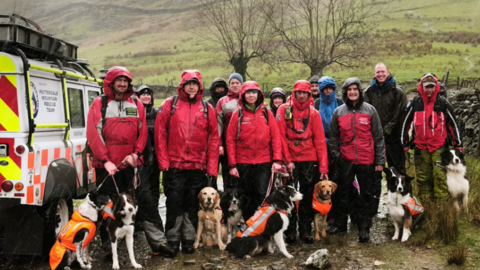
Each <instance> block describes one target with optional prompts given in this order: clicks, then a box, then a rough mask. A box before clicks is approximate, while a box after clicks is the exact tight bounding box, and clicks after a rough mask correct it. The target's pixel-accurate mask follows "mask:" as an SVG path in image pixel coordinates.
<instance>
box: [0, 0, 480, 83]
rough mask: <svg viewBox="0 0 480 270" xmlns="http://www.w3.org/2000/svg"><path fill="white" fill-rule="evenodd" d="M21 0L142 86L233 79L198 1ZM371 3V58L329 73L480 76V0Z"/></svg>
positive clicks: (284, 79)
mask: <svg viewBox="0 0 480 270" xmlns="http://www.w3.org/2000/svg"><path fill="white" fill-rule="evenodd" d="M17 2H24V3H26V4H24V7H25V8H24V9H22V11H23V10H25V12H23V14H22V15H25V16H29V17H32V18H33V19H35V20H36V21H37V22H38V23H39V24H40V25H42V27H43V29H45V31H46V32H47V33H51V34H53V35H54V36H58V37H60V38H63V39H65V40H67V41H69V42H73V43H75V44H78V45H79V46H80V47H79V58H86V59H88V60H89V61H90V62H91V64H92V67H93V70H94V71H95V72H97V71H98V70H99V69H101V68H106V67H111V66H113V65H123V66H126V67H128V68H129V69H130V70H131V71H132V73H133V76H134V83H135V84H139V83H146V84H154V85H177V84H178V82H179V80H180V75H181V72H182V71H183V70H185V69H198V70H200V72H201V73H202V76H203V80H204V85H205V86H207V87H208V86H209V85H210V83H211V81H212V80H213V79H214V78H215V77H224V78H228V75H229V74H230V73H231V72H232V71H233V68H232V66H230V65H229V63H228V62H227V59H226V56H225V54H224V53H222V51H221V50H219V47H218V45H217V44H215V43H214V42H212V40H211V38H210V37H209V36H206V34H205V33H204V29H203V28H202V27H201V26H198V25H197V22H196V20H194V18H192V17H194V16H192V15H194V12H195V10H196V8H199V7H198V5H199V2H198V1H183V0H182V1H167V0H160V1H154V3H152V2H151V1H146V0H140V1H128V0H124V1H110V0H109V1H105V2H96V1H93V0H69V1H60V0H42V1H39V2H38V3H31V2H28V1H17ZM1 5H2V4H0V8H1V7H2V6H1ZM69 5H70V6H69ZM371 5H373V6H375V7H378V8H379V9H382V10H383V13H382V15H380V16H378V18H377V20H378V22H377V28H376V30H375V31H373V32H372V33H371V37H372V39H371V51H372V52H371V55H370V56H369V57H368V59H365V60H364V61H362V62H361V63H360V64H359V66H358V67H355V68H344V67H341V66H339V65H331V66H329V67H328V68H327V69H326V70H325V74H326V75H329V76H332V77H334V78H335V79H336V80H337V81H340V82H341V81H343V80H345V79H346V78H348V77H353V76H355V77H359V78H360V79H361V80H362V81H363V82H366V83H367V82H368V81H370V80H371V77H372V73H373V67H374V65H375V64H376V63H377V62H380V61H382V62H385V63H386V64H387V65H388V66H389V68H390V70H391V72H392V73H393V74H394V76H395V77H396V78H397V81H399V82H400V83H404V82H415V81H418V80H419V78H420V77H421V75H423V74H424V73H426V72H433V73H435V74H437V75H439V77H442V75H443V74H444V73H445V70H446V68H450V70H451V73H450V78H451V80H450V82H453V81H456V78H457V77H461V78H478V77H479V74H480V47H479V46H478V44H479V43H480V28H479V27H478V25H480V1H479V0H461V1H454V0H425V1H416V0H387V1H377V0H372V1H371ZM18 6H19V4H17V11H18V9H19V8H18ZM4 10H7V11H8V9H4ZM7 13H8V12H7ZM20 13H21V12H20ZM467 60H468V61H470V62H471V63H470V62H468V61H467ZM248 73H249V75H250V76H251V78H248V79H253V80H256V81H258V82H259V83H260V85H261V86H262V88H265V89H263V90H267V91H268V90H271V89H272V88H273V87H276V86H279V87H282V88H284V89H285V90H287V91H290V90H291V88H292V86H293V83H294V82H295V81H296V80H297V79H306V78H308V77H309V75H310V70H309V68H308V67H307V66H305V65H300V64H286V63H284V64H281V65H280V66H278V71H276V70H274V69H272V67H270V66H268V65H266V64H264V63H262V62H260V61H256V60H252V61H251V62H250V63H249V67H248Z"/></svg>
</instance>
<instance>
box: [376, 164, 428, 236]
mask: <svg viewBox="0 0 480 270" xmlns="http://www.w3.org/2000/svg"><path fill="white" fill-rule="evenodd" d="M383 171H384V172H385V174H386V175H387V186H388V212H389V214H390V217H391V219H392V222H393V226H395V234H394V235H393V237H392V240H398V237H399V234H400V226H403V231H402V240H401V241H402V242H405V241H407V240H408V237H409V236H410V234H411V228H412V224H413V216H416V220H418V219H420V217H421V215H422V214H423V211H424V209H423V207H422V206H421V205H420V204H419V203H418V202H417V201H416V200H415V198H413V196H411V195H410V194H411V192H412V181H413V179H414V178H413V177H410V176H408V175H407V176H403V175H400V174H399V173H397V171H396V170H395V168H393V167H392V168H385V169H384V170H383Z"/></svg>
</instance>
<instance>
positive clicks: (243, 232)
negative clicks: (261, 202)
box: [237, 206, 288, 238]
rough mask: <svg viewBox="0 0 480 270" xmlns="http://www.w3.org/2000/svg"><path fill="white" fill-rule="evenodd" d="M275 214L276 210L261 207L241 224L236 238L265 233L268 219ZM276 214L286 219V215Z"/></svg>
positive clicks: (269, 207) (270, 207) (271, 207)
mask: <svg viewBox="0 0 480 270" xmlns="http://www.w3.org/2000/svg"><path fill="white" fill-rule="evenodd" d="M276 212H277V210H276V209H275V208H274V207H273V206H264V207H261V208H260V209H259V210H258V211H257V212H255V214H254V215H253V216H252V217H251V218H250V219H249V220H247V222H246V223H245V224H243V226H242V227H241V228H240V231H238V233H237V237H238V238H240V237H251V236H258V235H260V234H262V233H263V232H264V231H265V226H266V225H267V220H268V218H269V217H270V216H271V215H273V214H275V213H276ZM278 212H279V213H281V214H283V215H286V216H287V217H288V214H287V213H285V212H283V211H278Z"/></svg>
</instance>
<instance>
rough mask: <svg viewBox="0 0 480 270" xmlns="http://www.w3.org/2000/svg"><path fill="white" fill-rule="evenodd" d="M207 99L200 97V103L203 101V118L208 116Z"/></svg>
mask: <svg viewBox="0 0 480 270" xmlns="http://www.w3.org/2000/svg"><path fill="white" fill-rule="evenodd" d="M207 102H208V101H206V100H205V99H203V98H202V103H203V118H205V119H207V116H208V104H207Z"/></svg>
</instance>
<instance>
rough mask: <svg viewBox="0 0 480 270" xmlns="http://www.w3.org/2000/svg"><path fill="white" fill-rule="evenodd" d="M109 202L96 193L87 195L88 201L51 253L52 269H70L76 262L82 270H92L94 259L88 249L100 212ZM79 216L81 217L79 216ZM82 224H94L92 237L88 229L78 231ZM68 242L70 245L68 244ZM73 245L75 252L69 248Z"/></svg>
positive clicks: (82, 205) (79, 210)
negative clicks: (83, 269) (84, 269)
mask: <svg viewBox="0 0 480 270" xmlns="http://www.w3.org/2000/svg"><path fill="white" fill-rule="evenodd" d="M109 200H110V199H109V197H108V196H107V195H99V194H97V193H96V192H91V193H89V194H87V197H86V200H85V201H84V202H83V203H82V204H80V206H79V207H78V209H77V210H76V211H75V212H76V213H74V214H73V215H72V220H70V222H69V223H68V224H67V225H66V226H65V227H64V228H63V229H62V231H61V233H60V236H59V239H58V240H57V242H56V243H55V245H54V246H53V247H52V249H51V251H50V267H51V268H52V269H70V268H69V267H70V265H71V264H72V263H73V262H74V261H75V260H76V261H77V262H78V263H79V264H80V266H81V267H82V268H86V269H91V268H92V264H91V262H92V259H91V258H90V256H89V254H88V247H89V244H90V243H91V240H92V239H93V238H94V237H95V231H96V224H95V222H96V221H97V218H98V212H99V211H100V210H102V208H103V207H104V206H105V205H106V204H107V203H108V201H109ZM78 214H79V216H77V215H78ZM80 223H92V225H90V228H92V227H91V226H93V229H92V233H93V235H90V230H89V229H87V228H88V227H87V228H85V227H83V228H81V229H79V230H78V229H76V228H78V226H79V225H80ZM77 230H78V231H77ZM72 233H74V234H75V235H73V237H72V235H69V234H72ZM60 241H62V243H63V244H61V243H60ZM66 242H70V243H68V244H67V243H66ZM71 244H74V245H75V250H72V249H70V248H68V246H70V245H71ZM57 264H58V265H57Z"/></svg>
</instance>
